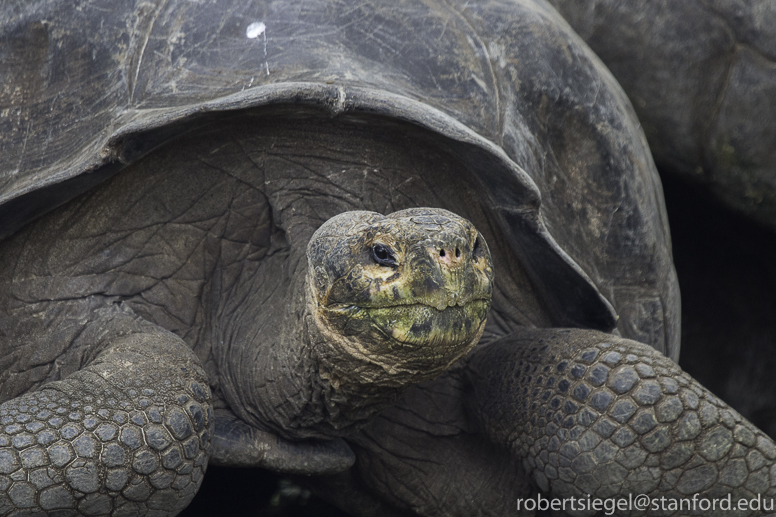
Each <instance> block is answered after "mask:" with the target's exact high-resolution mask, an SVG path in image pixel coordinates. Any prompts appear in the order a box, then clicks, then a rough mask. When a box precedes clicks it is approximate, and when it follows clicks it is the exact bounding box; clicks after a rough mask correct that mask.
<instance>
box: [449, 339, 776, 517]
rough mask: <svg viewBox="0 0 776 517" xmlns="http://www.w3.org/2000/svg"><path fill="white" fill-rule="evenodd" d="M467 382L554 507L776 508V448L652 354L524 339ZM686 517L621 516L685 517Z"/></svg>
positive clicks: (614, 342) (478, 357)
mask: <svg viewBox="0 0 776 517" xmlns="http://www.w3.org/2000/svg"><path fill="white" fill-rule="evenodd" d="M464 371H465V372H467V373H466V375H467V376H468V380H469V382H471V384H472V387H473V390H472V391H471V392H469V394H468V395H467V400H466V407H467V409H468V411H470V414H472V415H474V416H475V419H476V420H478V421H479V422H480V425H481V429H482V432H483V433H484V434H486V435H487V436H488V437H489V438H490V439H491V440H493V441H495V442H496V443H500V444H502V445H507V446H508V447H509V449H510V450H511V451H512V453H513V454H515V455H516V456H517V457H518V458H520V459H521V460H522V463H523V466H524V467H525V469H526V471H527V472H528V473H529V475H530V476H531V477H532V478H533V479H534V480H535V481H536V484H537V485H538V486H539V488H540V489H541V490H542V491H543V492H545V493H547V494H549V496H550V497H553V498H568V497H572V496H573V497H582V498H586V497H587V495H588V494H589V495H591V496H593V497H596V498H626V499H627V498H628V495H629V494H647V495H649V496H650V497H651V500H652V502H653V503H654V502H655V501H656V499H659V498H660V497H663V496H664V497H665V498H666V499H680V498H692V497H693V495H695V494H698V499H702V498H706V499H709V500H711V499H714V498H721V497H727V495H728V494H730V495H731V499H732V503H733V505H736V503H737V501H738V500H739V499H753V498H756V497H757V494H760V497H761V498H762V499H763V500H768V505H772V504H773V503H772V502H771V501H770V499H771V498H774V497H776V488H775V487H776V445H774V442H773V441H772V440H771V439H770V438H769V437H768V436H766V435H765V434H764V433H763V432H761V431H760V430H759V429H757V428H756V427H755V426H753V425H752V424H751V423H749V422H748V421H746V420H745V419H744V418H743V417H741V415H739V414H738V413H737V412H736V411H734V410H733V409H731V408H730V407H729V406H728V405H727V404H725V403H724V402H722V401H721V400H720V399H718V398H717V397H715V396H714V395H713V394H711V393H710V392H709V391H708V390H706V389H705V388H703V387H702V386H701V385H700V384H698V382H697V381H695V380H694V379H693V378H692V377H690V376H689V375H687V374H686V373H685V372H683V371H682V370H681V368H679V366H677V365H676V364H675V363H674V362H672V361H671V360H669V359H667V358H666V357H664V356H663V355H662V354H660V353H659V352H656V351H655V350H653V349H652V348H650V347H649V346H647V345H644V344H642V343H638V342H635V341H631V340H627V339H621V338H618V337H615V336H612V335H609V334H604V333H600V332H594V331H585V330H552V329H548V330H536V329H527V330H524V331H520V332H518V333H516V334H512V335H510V336H508V337H506V338H502V339H501V340H499V341H496V342H494V343H492V344H490V345H487V346H484V347H482V348H480V349H477V350H476V351H475V352H474V354H473V355H472V356H471V358H470V360H469V364H468V368H466V369H465V370H464ZM658 504H660V503H658ZM686 504H689V503H686ZM718 504H719V503H718ZM768 505H766V506H765V509H768V508H769V506H768ZM665 507H666V508H668V507H669V503H668V502H666V503H665ZM696 508H697V507H696ZM733 508H736V506H733ZM568 509H569V506H567V510H568ZM683 509H684V511H683V512H680V511H672V510H670V509H669V510H667V511H656V510H655V509H653V507H650V508H649V509H648V511H633V512H631V513H628V512H621V511H618V512H617V514H618V515H677V514H682V515H685V514H688V512H687V506H686V505H685V506H684V508H683ZM771 511H772V510H771ZM762 513H763V512H762V511H759V512H758V511H740V512H736V511H724V510H722V511H720V509H719V506H717V512H713V511H700V510H697V511H695V512H689V514H698V515H726V516H727V515H760V514H762ZM571 514H572V515H593V514H595V512H593V511H581V512H576V513H574V512H571Z"/></svg>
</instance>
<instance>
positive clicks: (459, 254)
mask: <svg viewBox="0 0 776 517" xmlns="http://www.w3.org/2000/svg"><path fill="white" fill-rule="evenodd" d="M460 256H461V250H459V249H458V248H455V258H458V257H460Z"/></svg>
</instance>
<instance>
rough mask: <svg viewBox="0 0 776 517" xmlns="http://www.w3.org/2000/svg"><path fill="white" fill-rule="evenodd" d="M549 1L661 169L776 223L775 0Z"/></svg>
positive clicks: (766, 220) (742, 210)
mask: <svg viewBox="0 0 776 517" xmlns="http://www.w3.org/2000/svg"><path fill="white" fill-rule="evenodd" d="M550 3H551V4H553V6H555V7H556V8H557V9H558V11H559V12H560V14H561V15H562V16H563V17H564V18H565V19H566V21H568V23H569V24H570V25H571V26H572V27H573V28H574V30H575V31H576V32H577V33H578V34H579V35H580V36H581V37H582V39H584V40H585V42H586V43H587V44H588V45H590V47H591V48H592V49H593V50H594V51H595V53H596V54H597V55H598V56H599V57H600V58H601V60H603V62H604V63H605V64H606V66H607V67H608V68H609V69H610V70H611V71H612V73H613V74H614V76H615V77H616V78H617V81H618V82H619V83H620V84H621V85H622V87H623V89H624V90H625V92H626V93H627V94H628V96H629V97H630V99H631V102H632V103H633V106H634V108H635V110H636V113H637V114H638V116H639V119H640V120H641V122H642V124H643V127H644V132H645V133H646V135H647V139H648V140H649V145H650V148H651V149H652V153H653V155H654V157H655V161H656V162H657V164H658V166H660V167H661V168H663V169H665V170H666V172H671V173H676V174H680V175H682V176H683V177H684V178H687V179H691V180H693V181H697V182H701V183H703V184H706V185H708V187H709V188H710V189H711V190H712V191H713V192H714V194H716V195H717V196H718V197H719V198H720V199H721V200H722V201H724V202H725V203H726V204H728V205H729V206H731V207H733V208H734V209H736V210H737V211H740V212H743V213H744V214H746V215H748V216H751V217H753V218H754V219H756V220H758V221H760V222H764V223H766V224H768V225H769V226H770V227H771V228H776V174H775V173H774V171H776V146H774V141H776V129H774V123H773V121H774V119H776V66H774V63H776V6H774V4H773V2H746V1H740V0H698V1H690V2H672V1H670V0H661V1H632V2H619V1H616V0H589V1H578V0H550Z"/></svg>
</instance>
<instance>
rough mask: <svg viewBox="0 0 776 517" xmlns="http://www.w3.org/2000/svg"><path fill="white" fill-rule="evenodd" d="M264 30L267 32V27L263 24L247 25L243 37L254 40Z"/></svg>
mask: <svg viewBox="0 0 776 517" xmlns="http://www.w3.org/2000/svg"><path fill="white" fill-rule="evenodd" d="M265 30H267V26H266V25H265V24H264V22H253V23H252V24H250V25H248V28H247V29H245V35H246V36H247V37H249V38H250V39H256V38H258V37H259V36H261V35H262V34H264V31H265Z"/></svg>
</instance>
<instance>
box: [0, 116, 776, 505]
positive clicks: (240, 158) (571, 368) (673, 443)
mask: <svg viewBox="0 0 776 517" xmlns="http://www.w3.org/2000/svg"><path fill="white" fill-rule="evenodd" d="M366 127H367V126H363V125H360V124H354V123H353V122H348V121H342V122H332V121H326V120H325V119H323V120H321V119H316V118H310V119H306V120H305V119H302V120H301V122H298V121H294V120H291V121H284V120H283V119H279V118H277V117H275V118H272V117H270V118H262V117H257V116H254V117H249V118H247V119H244V120H240V119H233V120H231V121H229V122H228V123H226V124H216V125H214V126H213V127H211V128H208V129H205V130H202V131H201V132H200V134H198V135H189V137H188V138H187V139H185V140H181V141H179V142H177V143H173V144H171V145H169V146H168V147H166V148H165V149H163V150H161V151H158V152H156V153H155V154H153V155H151V156H149V157H148V158H147V159H145V160H141V161H140V162H138V163H137V164H136V165H134V166H132V167H131V168H129V169H127V170H125V171H124V172H123V173H122V174H120V175H118V176H116V177H115V178H113V179H111V180H109V181H108V182H107V183H105V184H104V185H102V186H100V187H98V188H97V189H95V190H94V191H91V192H89V193H87V194H85V195H83V196H81V197H79V198H77V199H76V200H74V201H73V202H71V203H69V204H68V205H66V206H64V207H62V208H60V209H58V210H56V211H54V212H52V213H51V214H49V215H47V216H45V217H43V218H41V219H39V220H38V221H36V222H34V223H32V224H31V225H29V226H27V227H26V228H25V229H23V230H22V231H20V232H19V233H17V234H16V235H14V236H13V237H12V238H10V239H7V240H6V241H4V242H3V244H2V254H0V257H2V258H0V260H2V267H0V271H2V275H3V276H2V279H0V282H2V285H3V289H2V292H3V293H6V295H5V296H3V298H2V299H0V300H1V301H0V303H2V304H3V306H2V309H3V310H2V314H3V315H4V319H3V320H2V327H0V328H2V329H3V342H2V346H3V347H4V348H3V354H2V357H4V361H6V366H5V368H4V369H3V374H2V390H3V391H2V393H3V398H4V399H6V400H7V402H5V403H4V404H3V405H2V406H0V411H1V412H2V414H0V418H3V425H4V428H3V433H2V434H0V440H3V446H2V449H0V469H2V472H3V474H2V476H3V477H2V478H0V480H3V483H4V485H3V486H4V493H3V497H2V499H0V501H2V502H3V505H4V506H3V507H2V508H3V514H10V513H11V512H12V511H13V509H14V508H26V507H30V506H32V507H33V508H35V507H42V508H45V509H52V508H72V509H73V510H72V511H71V513H73V512H75V511H76V510H77V511H79V512H81V513H85V514H89V513H98V514H99V513H103V514H107V513H109V512H111V511H112V512H113V513H112V514H113V515H125V514H130V515H134V514H137V515H141V514H145V513H146V512H147V511H148V512H150V513H149V514H175V513H176V512H177V511H179V510H180V509H181V507H183V506H185V504H186V503H187V502H188V501H189V500H190V499H191V497H192V496H193V494H194V492H195V490H196V488H197V487H198V484H199V483H200V482H201V479H202V475H203V474H204V471H205V468H206V465H207V461H208V456H212V457H213V460H214V461H216V462H222V463H226V462H228V459H227V458H226V457H225V455H224V454H222V453H221V452H219V451H220V449H219V447H220V446H218V445H217V446H215V447H212V448H211V446H210V445H209V444H210V442H212V441H215V442H218V441H219V440H220V439H221V436H224V435H226V436H227V437H228V438H229V439H230V440H231V441H232V442H234V443H233V445H234V446H236V447H238V448H239V447H245V448H246V449H250V448H251V447H259V448H260V447H262V444H261V443H259V444H256V443H246V441H247V439H246V436H248V437H249V438H248V439H250V440H255V439H256V435H255V434H251V433H250V432H249V431H248V430H249V429H257V430H259V431H262V432H265V433H266V432H271V433H272V434H274V435H277V438H275V441H277V440H280V442H281V443H285V444H287V446H292V445H290V444H292V442H285V441H283V440H282V439H281V438H280V437H285V438H289V439H292V440H293V439H299V438H307V437H318V438H329V439H331V438H336V437H345V438H346V439H347V442H348V443H349V444H350V446H351V447H352V448H353V451H354V452H355V454H356V465H355V466H354V468H353V469H351V470H349V471H348V472H347V473H345V474H339V475H334V476H330V477H320V478H317V479H318V481H317V483H318V484H319V488H320V489H321V490H324V489H325V491H326V493H327V494H328V497H329V498H330V499H332V500H334V501H335V502H336V503H337V504H339V505H340V506H342V507H344V508H345V509H347V510H349V511H351V512H352V513H354V514H364V515H367V514H370V513H372V510H374V508H375V505H379V507H380V508H381V509H382V510H381V511H383V512H385V514H387V515H392V514H393V515H402V514H412V513H413V512H414V513H417V514H421V515H471V514H472V513H473V512H481V513H483V514H492V515H499V514H504V513H506V512H507V511H511V509H513V508H514V505H515V500H516V498H517V497H519V496H527V495H530V494H532V493H533V491H534V490H535V488H534V487H538V488H539V489H541V490H543V491H546V492H548V493H549V494H552V495H557V496H560V497H563V496H569V495H582V494H593V495H598V496H615V495H620V496H622V495H626V494H629V493H634V492H646V493H650V494H651V495H658V496H659V495H666V496H678V495H687V494H693V493H701V494H703V495H704V496H707V497H712V496H718V495H722V494H727V493H732V494H733V496H734V499H735V498H738V497H751V496H752V495H753V494H756V493H760V494H763V495H767V496H772V495H774V494H776V489H774V488H773V485H774V481H772V480H771V477H770V467H771V465H773V463H774V461H775V460H776V446H774V444H773V442H772V441H771V440H770V439H769V438H767V437H766V436H765V435H763V433H761V432H760V431H758V430H757V429H756V428H754V427H753V426H751V424H749V423H748V422H746V421H744V420H742V419H741V417H740V416H739V415H738V414H737V413H736V412H735V411H733V410H731V409H730V408H728V407H727V406H726V405H725V404H724V402H722V401H720V400H718V399H717V398H716V397H714V396H713V395H711V394H709V393H708V392H706V391H705V390H704V389H703V388H702V387H700V386H698V385H697V383H695V382H694V381H693V380H692V379H691V378H689V377H688V376H687V375H686V374H683V373H682V372H681V370H680V369H679V368H678V367H677V366H676V365H675V364H674V363H673V362H672V361H670V360H668V359H666V358H665V357H663V356H662V355H661V354H660V353H658V352H657V351H655V350H654V349H653V348H651V347H649V346H648V345H645V344H642V343H638V342H635V341H630V340H623V339H620V338H616V337H615V336H612V335H611V334H604V333H598V332H594V331H589V330H588V331H586V330H573V331H559V330H551V329H543V330H542V329H536V330H528V329H525V325H531V324H532V321H537V320H538V321H541V318H542V317H543V316H542V315H541V312H540V307H541V305H540V304H539V303H538V302H534V305H533V307H536V309H534V310H536V311H537V312H535V313H534V314H533V315H532V314H531V313H530V310H531V309H530V307H531V306H530V305H529V306H528V307H518V306H514V305H511V304H510V303H509V302H508V301H507V300H508V298H507V296H506V293H509V292H513V291H514V290H516V289H518V288H519V287H518V286H521V285H522V289H524V290H525V289H529V290H530V288H529V286H528V284H527V282H526V280H525V276H524V275H525V273H524V272H523V271H522V270H521V269H522V268H521V266H520V264H519V263H517V262H514V261H513V260H512V259H511V256H510V254H509V253H507V252H506V250H504V249H499V248H495V247H494V249H493V263H494V269H495V270H496V271H500V272H502V274H501V275H500V276H499V277H498V280H497V282H496V285H495V287H494V302H493V303H494V306H493V312H494V313H497V314H499V318H498V319H494V320H492V321H491V324H490V325H489V327H488V331H486V335H487V338H486V339H485V342H484V343H483V344H482V345H481V346H480V347H478V348H477V349H476V350H475V351H474V352H473V353H472V354H471V355H470V356H469V357H468V358H467V359H466V360H465V362H463V363H462V364H459V365H457V366H455V367H454V368H453V369H452V370H451V371H450V373H448V374H445V375H443V376H442V377H440V378H439V379H437V380H435V381H431V382H430V383H426V384H424V385H422V386H420V387H418V388H417V389H414V390H411V391H410V392H408V393H407V394H406V395H405V396H404V397H403V398H402V399H401V400H400V401H399V402H398V404H397V405H396V407H394V408H392V409H388V410H387V411H385V412H383V413H382V414H380V415H379V416H377V417H376V418H373V419H372V422H371V425H369V427H368V428H367V429H365V430H362V431H359V430H358V427H359V425H357V424H359V423H364V422H365V420H364V419H365V418H368V417H369V416H370V415H372V414H374V407H375V406H376V407H377V408H383V407H385V404H386V399H389V401H394V400H395V397H396V395H397V393H396V392H395V391H394V392H391V393H388V394H387V395H385V393H383V394H382V395H381V396H379V397H378V399H377V403H376V404H375V405H373V406H372V409H369V408H367V410H364V409H363V408H364V406H363V405H362V404H361V405H360V403H357V404H355V407H356V408H357V412H360V414H359V417H358V418H350V417H348V418H347V419H346V420H345V421H344V423H343V421H342V420H337V418H340V417H341V416H342V414H345V413H346V411H341V410H337V411H330V410H329V409H328V408H329V404H330V403H331V402H330V401H335V400H337V395H336V394H337V390H334V391H331V388H330V387H329V388H326V386H327V383H326V382H324V381H322V380H321V379H320V377H318V376H317V375H318V374H317V372H318V371H319V368H318V366H316V364H317V363H316V362H315V360H314V357H315V354H314V353H311V352H310V347H309V340H308V339H307V338H306V336H305V325H304V324H303V320H304V314H306V313H308V312H307V311H308V310H309V309H308V308H307V306H306V305H305V298H304V295H303V293H304V283H305V278H306V277H307V275H306V271H307V260H306V258H305V256H306V255H305V253H306V250H307V242H308V241H309V240H310V238H311V236H312V234H313V232H314V231H315V229H316V228H317V227H318V226H320V225H321V224H322V223H323V222H324V221H325V220H326V219H327V218H329V217H330V216H333V215H336V214H337V213H339V212H341V211H342V210H343V209H344V208H354V209H378V208H379V209H380V210H382V211H385V212H391V211H395V210H398V209H402V208H406V207H413V206H416V205H417V204H419V203H420V202H421V201H422V202H423V203H425V204H430V205H437V206H445V207H451V208H453V207H454V208H455V209H456V210H457V211H458V212H459V213H460V214H462V215H465V216H466V217H467V218H468V219H470V220H471V221H473V222H474V223H475V225H476V226H477V227H478V228H482V234H483V235H484V237H485V239H486V241H488V242H492V243H498V242H499V241H501V240H502V239H503V236H501V235H499V230H498V229H497V227H493V226H491V225H490V224H489V220H490V217H491V216H490V215H489V214H490V212H489V207H488V206H487V205H485V204H483V203H482V200H481V197H480V196H477V195H474V194H475V193H476V188H475V187H472V186H471V181H472V177H471V175H470V173H468V172H467V171H466V170H465V169H463V168H462V167H461V165H460V164H459V163H458V162H457V160H456V159H455V157H454V156H452V155H451V154H450V153H449V152H447V151H446V150H444V149H441V148H438V147H435V146H434V145H433V141H426V143H427V144H428V145H427V146H424V147H422V148H420V149H416V148H415V147H413V146H408V145H407V142H408V141H409V139H412V140H413V141H416V142H417V141H421V142H422V141H423V134H422V133H418V132H417V130H413V129H411V128H410V127H402V126H394V125H388V126H385V127H380V126H379V124H377V123H376V124H375V126H373V128H374V129H372V130H367V129H366ZM299 149H304V153H302V154H300V153H299ZM380 164H389V165H388V166H385V165H380ZM408 184H412V188H407V189H403V188H401V187H400V188H398V189H397V188H393V189H392V188H391V186H392V185H408ZM225 207H226V210H225ZM95 214H99V217H95ZM168 330H171V331H173V333H170V332H169V331H168ZM246 344H248V345H249V346H246ZM192 352H193V353H192ZM310 357H312V358H313V360H312V361H311V359H310ZM63 378H64V379H65V380H64V381H62V382H59V383H56V384H54V385H48V386H50V387H48V388H47V384H46V383H48V382H50V381H57V380H59V379H63ZM305 386H312V387H313V389H312V391H309V392H308V391H305V390H306V389H307V388H305ZM316 386H317V387H316ZM30 389H38V391H33V392H31V393H27V394H26V395H25V394H23V393H25V392H29V390H30ZM211 389H212V392H213V395H211ZM364 389H366V387H365V388H364ZM370 389H372V388H370ZM327 390H328V391H327ZM315 393H318V395H315ZM321 393H322V394H323V395H321ZM326 393H330V394H331V395H326ZM330 397H331V398H330ZM339 403H340V404H341V398H340V400H339ZM340 407H354V406H352V405H348V404H346V405H345V406H340ZM214 408H215V409H216V410H217V411H218V412H223V411H227V410H231V411H232V412H234V413H235V414H237V416H238V417H239V419H240V420H239V421H238V422H239V424H238V426H237V427H235V426H232V425H230V424H229V423H230V422H235V420H234V417H229V418H227V419H226V420H221V423H222V428H221V429H220V430H219V427H218V424H217V423H214V420H215V419H216V415H215V414H214V412H213V409H214ZM358 408H360V409H358ZM227 414H228V413H227ZM321 415H328V416H324V418H323V420H322V419H321ZM337 415H340V417H338V416H337ZM224 422H226V424H224ZM214 424H215V425H214ZM224 425H225V427H224ZM243 431H245V432H243ZM214 433H215V436H214ZM263 440H264V441H265V442H267V441H268V440H267V439H266V438H263ZM269 443H272V441H269ZM319 443H320V442H319ZM334 443H335V444H337V443H339V444H340V445H334V446H333V447H334V448H332V447H329V448H326V447H325V446H323V448H324V449H325V450H324V454H325V455H328V457H329V458H330V459H331V460H332V461H331V463H336V462H337V461H339V468H336V467H332V466H331V464H329V465H328V467H326V468H321V470H320V471H317V472H315V473H317V474H326V473H328V474H331V473H332V472H333V471H335V470H342V469H346V468H347V467H348V465H350V463H351V462H352V461H353V458H352V456H350V459H347V458H345V459H341V457H342V456H343V455H344V456H347V455H348V453H349V449H348V448H347V446H346V447H344V448H342V445H341V442H334ZM304 447H308V448H307V449H306V450H307V451H308V453H310V456H312V457H313V458H314V459H315V451H314V449H315V447H316V446H315V445H310V446H304ZM318 447H321V445H320V444H319V445H318ZM337 447H339V449H336V448H337ZM338 454H339V457H340V459H338ZM255 458H256V462H255V463H254V464H255V465H263V466H267V464H266V463H264V462H263V460H262V458H261V457H260V455H256V457H255ZM319 461H320V460H319ZM246 463H248V461H246V460H243V464H244V465H245V464H246ZM324 463H325V462H324ZM49 465H50V467H47V466H49ZM281 469H282V470H286V471H290V472H294V471H296V472H306V473H312V472H311V470H312V469H311V468H308V469H307V470H306V471H305V470H304V469H301V468H298V467H294V466H293V465H285V468H284V469H283V468H282V466H281ZM327 469H328V470H327ZM356 476H357V481H356V480H354V477H356ZM313 483H316V482H313ZM534 483H535V484H534ZM419 487H424V488H423V489H419ZM353 491H356V492H357V494H358V496H353V495H352V492H353ZM84 494H85V495H84ZM376 501H377V502H376ZM379 501H382V502H379ZM65 514H67V512H65Z"/></svg>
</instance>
